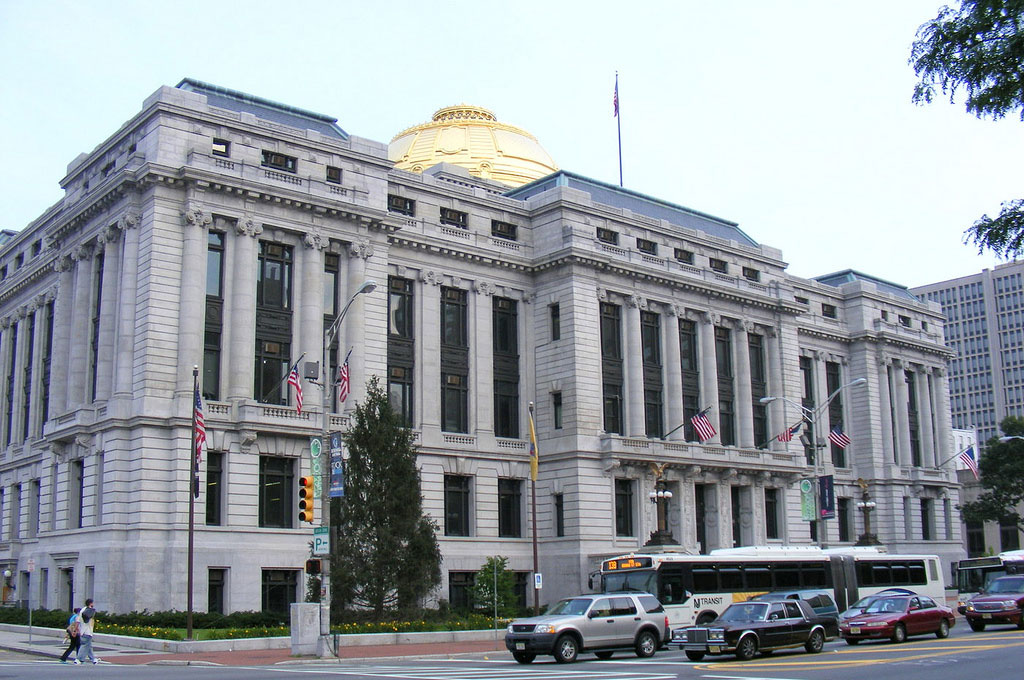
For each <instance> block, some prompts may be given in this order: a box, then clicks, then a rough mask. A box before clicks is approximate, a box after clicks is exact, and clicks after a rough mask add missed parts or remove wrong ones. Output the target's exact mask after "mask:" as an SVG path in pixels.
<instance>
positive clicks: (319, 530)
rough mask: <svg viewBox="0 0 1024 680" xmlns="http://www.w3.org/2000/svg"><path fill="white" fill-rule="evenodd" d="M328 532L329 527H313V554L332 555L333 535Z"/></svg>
mask: <svg viewBox="0 0 1024 680" xmlns="http://www.w3.org/2000/svg"><path fill="white" fill-rule="evenodd" d="M327 532H328V527H314V528H313V554H314V555H330V554H331V537H330V534H328V533H327Z"/></svg>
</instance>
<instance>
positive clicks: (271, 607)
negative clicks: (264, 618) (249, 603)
mask: <svg viewBox="0 0 1024 680" xmlns="http://www.w3.org/2000/svg"><path fill="white" fill-rule="evenodd" d="M299 573H300V572H299V571H297V570H295V569H264V570H263V583H262V605H263V611H265V612H273V613H275V614H288V610H289V608H290V606H291V604H292V602H296V601H297V598H298V584H299Z"/></svg>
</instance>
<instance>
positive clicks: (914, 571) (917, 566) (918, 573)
mask: <svg viewBox="0 0 1024 680" xmlns="http://www.w3.org/2000/svg"><path fill="white" fill-rule="evenodd" d="M910 583H911V584H912V585H915V586H923V585H924V584H926V583H928V579H927V578H926V577H925V573H924V563H923V562H911V563H910Z"/></svg>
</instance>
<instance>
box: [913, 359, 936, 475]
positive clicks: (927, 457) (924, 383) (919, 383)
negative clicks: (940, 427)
mask: <svg viewBox="0 0 1024 680" xmlns="http://www.w3.org/2000/svg"><path fill="white" fill-rule="evenodd" d="M930 373H931V372H930V371H929V370H928V369H927V368H925V367H921V370H919V371H917V380H915V381H914V385H915V386H916V387H917V403H918V405H919V408H920V411H921V413H920V418H919V421H920V423H921V425H920V428H921V467H937V466H936V463H937V462H938V461H937V460H936V459H935V430H934V429H933V427H932V426H933V423H932V394H931V392H932V391H931V374H930Z"/></svg>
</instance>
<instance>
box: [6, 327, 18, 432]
mask: <svg viewBox="0 0 1024 680" xmlns="http://www.w3.org/2000/svg"><path fill="white" fill-rule="evenodd" d="M7 333H9V334H10V338H11V340H10V345H9V346H10V352H9V353H8V355H7V365H8V366H16V365H17V364H16V363H15V362H16V361H17V359H18V324H16V323H12V324H11V326H10V329H9V330H8V331H7ZM3 424H4V425H5V429H4V445H5V446H8V445H10V443H11V438H12V437H13V436H14V370H13V369H12V370H11V371H9V372H8V373H7V411H6V417H5V418H4V423H3Z"/></svg>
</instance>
